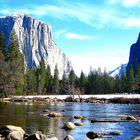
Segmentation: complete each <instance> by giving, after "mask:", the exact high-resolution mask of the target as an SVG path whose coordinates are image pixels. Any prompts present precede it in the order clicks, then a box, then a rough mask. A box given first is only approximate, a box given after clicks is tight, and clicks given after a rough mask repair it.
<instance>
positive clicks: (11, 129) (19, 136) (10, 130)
mask: <svg viewBox="0 0 140 140" xmlns="http://www.w3.org/2000/svg"><path fill="white" fill-rule="evenodd" d="M0 134H1V135H2V137H5V138H6V139H9V140H23V139H24V135H25V131H24V130H23V129H22V128H21V127H18V126H13V125H6V126H4V127H2V128H1V129H0Z"/></svg>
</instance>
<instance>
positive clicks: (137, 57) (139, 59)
mask: <svg viewBox="0 0 140 140" xmlns="http://www.w3.org/2000/svg"><path fill="white" fill-rule="evenodd" d="M138 65H140V33H139V36H138V39H137V42H136V43H134V44H132V45H131V48H130V56H129V62H128V65H127V69H128V68H129V67H130V66H132V67H133V69H134V72H135V71H136V68H137V66H138Z"/></svg>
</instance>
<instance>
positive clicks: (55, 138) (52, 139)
mask: <svg viewBox="0 0 140 140" xmlns="http://www.w3.org/2000/svg"><path fill="white" fill-rule="evenodd" d="M45 140H58V138H57V137H52V138H46V139H45Z"/></svg>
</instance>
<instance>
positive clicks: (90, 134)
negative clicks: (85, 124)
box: [86, 132, 112, 139]
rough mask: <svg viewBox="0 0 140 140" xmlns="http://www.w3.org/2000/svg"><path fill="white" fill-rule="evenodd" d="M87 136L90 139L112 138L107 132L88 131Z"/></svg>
mask: <svg viewBox="0 0 140 140" xmlns="http://www.w3.org/2000/svg"><path fill="white" fill-rule="evenodd" d="M86 136H87V137H88V138H89V139H95V138H112V137H111V136H109V135H108V134H107V133H95V132H88V133H87V134H86Z"/></svg>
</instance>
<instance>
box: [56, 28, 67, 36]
mask: <svg viewBox="0 0 140 140" xmlns="http://www.w3.org/2000/svg"><path fill="white" fill-rule="evenodd" d="M66 31H67V30H66V29H61V30H57V31H56V32H55V33H54V36H55V37H56V38H59V37H60V36H61V35H63V34H64V33H65V32H66Z"/></svg>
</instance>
